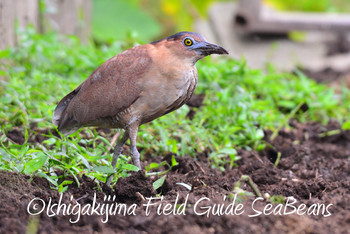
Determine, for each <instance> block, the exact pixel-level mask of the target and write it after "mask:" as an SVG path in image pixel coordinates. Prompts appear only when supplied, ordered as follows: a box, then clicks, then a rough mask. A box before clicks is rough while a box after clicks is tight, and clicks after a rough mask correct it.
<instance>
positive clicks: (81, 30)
mask: <svg viewBox="0 0 350 234" xmlns="http://www.w3.org/2000/svg"><path fill="white" fill-rule="evenodd" d="M220 2H235V1H232V0H230V1H228V0H190V1H187V0H186V1H185V0H0V12H1V14H0V17H1V23H0V25H1V34H2V35H1V36H0V37H1V39H2V40H1V41H2V42H0V48H4V47H5V46H6V45H13V44H14V42H13V41H11V39H12V40H13V34H14V32H13V25H14V24H16V22H17V24H18V26H20V27H22V28H24V27H26V26H27V25H28V24H32V25H34V27H35V28H36V30H37V31H38V32H47V31H50V30H57V31H60V32H62V33H68V34H75V35H77V36H79V37H80V38H81V39H82V40H83V41H86V40H87V39H88V38H89V39H93V40H94V41H96V42H97V43H110V42H112V41H114V40H123V39H127V38H129V37H130V36H134V37H137V38H138V39H139V40H141V41H144V42H148V41H151V40H154V39H158V38H160V37H163V36H167V35H169V34H173V33H175V32H177V31H182V30H193V26H194V24H195V21H196V20H202V19H207V18H208V11H209V9H210V7H211V6H212V5H213V4H217V3H220ZM263 3H264V4H265V5H267V6H270V7H272V8H274V9H277V10H282V11H303V12H346V11H349V10H350V1H349V0H318V1H313V0H263ZM5 36H6V37H8V38H4V37H5ZM5 39H6V40H5ZM5 43H6V44H5Z"/></svg>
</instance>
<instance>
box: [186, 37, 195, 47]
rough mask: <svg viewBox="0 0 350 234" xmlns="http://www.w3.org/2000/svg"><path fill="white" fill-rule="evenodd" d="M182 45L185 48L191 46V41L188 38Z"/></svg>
mask: <svg viewBox="0 0 350 234" xmlns="http://www.w3.org/2000/svg"><path fill="white" fill-rule="evenodd" d="M184 44H185V46H191V45H192V44H193V41H192V40H191V39H189V38H186V39H185V40H184Z"/></svg>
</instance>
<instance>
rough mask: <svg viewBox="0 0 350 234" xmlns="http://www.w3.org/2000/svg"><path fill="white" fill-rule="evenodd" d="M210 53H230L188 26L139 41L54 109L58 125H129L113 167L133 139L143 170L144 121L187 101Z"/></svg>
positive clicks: (66, 130) (65, 128)
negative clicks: (138, 141)
mask: <svg viewBox="0 0 350 234" xmlns="http://www.w3.org/2000/svg"><path fill="white" fill-rule="evenodd" d="M211 54H228V52H227V50H226V49H224V48H223V47H221V46H218V45H216V44H213V43H209V42H208V41H207V40H206V39H205V38H204V37H203V36H202V35H201V34H199V33H195V32H186V31H183V32H178V33H176V34H174V35H171V36H169V37H166V38H163V39H160V40H158V41H154V42H151V43H149V44H144V45H137V46H134V47H133V48H131V49H128V50H125V51H123V52H121V53H119V54H117V55H115V56H114V57H112V58H110V59H109V60H107V61H106V62H104V63H103V64H102V65H100V66H99V67H98V68H97V69H96V70H95V71H94V72H93V73H92V74H91V75H90V76H89V77H88V78H87V79H86V80H85V81H84V82H83V83H81V84H80V85H79V86H78V87H77V88H76V89H74V90H73V91H72V92H70V93H69V94H67V95H66V96H65V97H64V98H63V99H62V100H61V101H60V102H59V103H58V104H57V106H56V108H55V110H54V113H53V118H52V121H53V124H54V125H56V126H57V129H58V130H59V131H60V132H61V133H62V134H64V135H69V134H71V133H73V132H75V131H77V130H78V129H80V128H82V127H101V128H112V129H114V128H115V129H124V134H123V136H122V137H120V138H119V139H118V141H117V143H116V146H115V149H114V152H113V159H112V166H113V169H115V167H116V164H117V160H118V157H119V155H120V154H121V152H122V149H123V146H124V144H125V143H126V141H127V140H128V139H130V151H131V156H132V159H133V163H134V165H135V166H137V167H138V168H139V169H141V164H140V153H139V152H138V150H137V148H136V138H137V132H138V128H139V126H140V125H142V124H145V123H147V122H150V121H152V120H154V119H156V118H158V117H161V116H163V115H166V114H168V113H169V112H172V111H174V110H176V109H178V108H180V107H181V106H182V105H184V104H185V103H186V102H187V101H188V100H189V99H190V98H191V96H192V94H193V92H194V90H195V88H196V86H197V81H198V73H197V69H196V66H195V64H196V62H197V61H198V60H200V59H202V58H204V57H206V56H208V55H211ZM109 178H110V179H109V181H108V182H107V184H108V185H110V182H111V177H109Z"/></svg>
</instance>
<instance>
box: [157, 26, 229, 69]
mask: <svg viewBox="0 0 350 234" xmlns="http://www.w3.org/2000/svg"><path fill="white" fill-rule="evenodd" d="M151 44H153V45H159V46H160V45H164V46H165V47H166V48H168V49H169V50H171V52H172V53H173V54H175V55H176V56H179V57H180V58H183V59H189V60H190V61H191V62H192V63H193V64H195V63H196V62H197V61H198V60H199V59H201V58H204V57H205V56H208V55H211V54H228V52H227V50H225V49H224V48H222V47H221V46H218V45H215V44H213V43H209V42H208V41H207V40H206V39H205V38H204V37H203V36H202V35H200V34H198V33H194V32H179V33H176V34H174V35H172V36H170V37H167V38H164V39H162V40H159V41H155V42H152V43H151Z"/></svg>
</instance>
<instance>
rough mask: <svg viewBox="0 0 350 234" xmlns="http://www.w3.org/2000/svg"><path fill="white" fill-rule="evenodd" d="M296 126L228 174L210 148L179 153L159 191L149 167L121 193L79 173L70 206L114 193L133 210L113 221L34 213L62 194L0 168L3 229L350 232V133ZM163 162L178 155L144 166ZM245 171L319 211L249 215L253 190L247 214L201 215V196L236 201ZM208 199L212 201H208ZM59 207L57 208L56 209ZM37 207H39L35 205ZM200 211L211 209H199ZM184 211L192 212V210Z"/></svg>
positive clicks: (67, 199) (122, 184) (124, 183)
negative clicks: (213, 160) (170, 211)
mask: <svg viewBox="0 0 350 234" xmlns="http://www.w3.org/2000/svg"><path fill="white" fill-rule="evenodd" d="M290 124H291V126H293V129H291V130H288V129H285V130H283V131H281V132H280V134H279V135H278V136H277V137H276V138H275V140H274V141H271V140H270V135H271V133H270V132H266V137H265V140H266V141H267V142H269V143H270V145H271V147H268V148H266V149H265V150H264V151H262V152H255V151H246V150H239V155H240V156H241V157H242V159H241V160H239V161H237V166H235V167H233V168H232V169H230V168H227V169H226V171H224V172H221V171H219V170H218V169H212V168H210V166H209V162H208V153H207V152H203V153H199V154H198V155H197V159H193V158H190V157H177V158H176V160H177V162H178V163H179V165H178V166H176V167H175V168H173V169H172V170H171V171H170V172H169V173H168V174H167V177H166V181H165V183H164V185H163V186H162V187H161V188H160V189H159V190H158V191H154V190H153V189H152V183H153V182H154V181H155V180H156V179H157V178H155V177H145V176H144V172H137V173H134V174H132V175H131V176H130V177H127V178H124V179H119V181H118V182H117V184H116V185H115V187H114V189H115V191H113V190H111V189H110V188H108V187H106V186H105V185H104V184H101V187H100V189H98V188H99V186H98V185H97V184H96V183H95V182H94V181H92V180H91V179H90V178H88V177H86V176H83V177H81V178H80V179H79V180H80V183H81V186H80V187H79V188H78V187H77V185H76V184H71V185H69V189H68V190H67V192H65V193H64V194H63V197H62V202H63V203H66V204H67V205H68V204H71V207H73V206H74V205H77V204H78V203H79V204H80V205H81V206H82V207H83V206H84V205H87V204H92V203H93V199H94V194H96V202H97V203H100V204H101V205H102V204H105V206H107V204H109V205H110V206H111V205H112V203H111V202H110V203H108V201H107V200H108V198H107V199H106V197H105V195H110V196H111V197H110V200H111V199H113V195H115V200H114V202H117V203H126V204H127V208H129V212H130V215H127V214H126V215H125V216H124V215H122V214H119V215H111V216H109V219H108V222H107V223H102V221H101V220H102V219H105V215H101V216H98V215H92V216H88V215H81V216H80V220H79V221H78V222H77V223H70V222H69V218H72V220H76V219H77V216H67V215H66V216H65V215H63V214H62V213H61V214H60V215H56V216H53V217H48V215H47V213H46V210H45V211H44V212H43V213H41V214H40V215H29V214H28V212H27V206H28V204H29V202H30V201H31V200H32V199H33V198H35V197H37V198H40V199H42V200H44V201H46V202H48V201H49V200H50V199H52V203H51V204H54V203H58V202H59V199H60V195H59V194H58V193H57V192H56V191H54V190H51V189H50V186H49V184H48V182H47V181H46V180H45V179H43V178H40V177H37V176H34V177H32V178H30V177H28V176H25V175H20V174H16V173H13V172H8V171H0V204H1V206H0V233H24V232H26V231H27V230H29V231H33V232H36V231H37V232H39V233H73V232H74V233H75V232H84V233H94V232H103V233H113V232H118V233H175V232H178V233H349V230H350V132H349V131H346V132H339V134H335V135H332V136H327V134H325V133H327V132H328V131H329V130H334V129H340V127H339V125H338V124H336V123H329V124H328V125H327V126H322V125H320V124H316V123H310V124H300V123H298V122H295V121H293V122H291V123H290ZM279 153H280V154H281V159H280V162H279V164H278V166H277V167H275V166H274V162H275V160H276V158H277V155H278V154H279ZM163 160H171V155H168V156H166V157H147V158H145V159H143V163H142V164H143V166H145V165H148V164H149V163H150V162H160V161H163ZM242 175H248V176H250V178H251V179H252V180H253V181H254V182H255V183H256V185H257V187H258V188H259V190H260V191H261V193H262V194H265V193H268V194H269V195H271V196H272V195H281V196H283V197H289V196H293V197H294V198H295V199H297V203H295V204H293V205H294V206H296V207H298V206H299V205H302V204H305V205H306V207H308V209H309V212H313V213H309V214H307V213H306V214H304V215H297V214H295V213H294V214H290V215H287V214H284V213H283V210H282V211H281V212H282V215H279V214H278V213H276V214H269V215H263V214H262V215H258V216H256V217H248V215H249V214H255V212H254V210H252V202H253V200H254V199H255V197H254V196H248V195H246V196H244V195H240V196H238V197H237V201H238V199H239V200H240V201H241V202H242V203H241V204H243V205H244V213H243V214H241V215H239V214H237V213H236V214H228V215H221V216H218V215H213V214H211V215H210V216H209V217H206V216H200V215H198V214H195V213H194V204H195V203H196V202H200V205H201V207H204V206H212V207H214V206H216V208H217V206H218V205H219V204H224V206H225V208H226V207H227V206H228V205H229V204H231V203H232V199H231V200H230V199H226V201H225V202H223V199H224V196H228V195H229V194H231V193H232V189H233V187H234V184H235V182H237V181H238V180H239V179H240V178H241V176H242ZM177 183H185V184H188V185H190V186H191V187H192V189H191V191H189V190H188V189H187V188H186V187H184V186H182V185H181V184H177ZM241 188H242V189H243V190H245V191H249V192H252V189H251V187H249V186H248V185H247V184H245V183H242V186H241ZM160 192H161V194H162V195H163V196H164V197H163V202H158V200H157V201H156V200H154V201H153V202H152V203H156V202H158V203H157V205H155V206H152V207H151V210H150V213H149V214H148V215H147V214H146V207H145V204H147V200H146V201H145V200H143V199H145V198H147V197H153V198H157V194H158V193H160ZM188 194H189V197H188V199H187V200H186V196H187V195H188ZM71 196H73V199H71ZM177 196H178V199H177ZM205 197H207V198H209V199H210V201H204V200H203V199H204V198H205ZM104 199H105V201H104ZM200 199H202V201H201V200H200ZM186 201H187V202H186ZM184 203H186V204H187V208H186V209H185V210H182V209H181V205H182V204H184ZM132 204H136V205H132ZM165 204H171V205H173V206H174V207H175V208H174V207H172V208H174V209H175V211H177V212H178V213H180V214H178V215H168V216H166V215H164V214H162V215H158V214H157V208H158V207H160V206H161V205H162V207H165ZM237 204H238V203H237ZM237 204H236V206H237ZM268 204H271V201H269V200H268V199H265V200H261V201H258V202H256V203H255V205H254V208H255V209H256V210H259V211H262V210H263V208H264V207H265V206H266V205H268ZM315 204H316V205H315ZM317 204H319V205H320V208H321V209H320V210H317V209H314V208H315V206H317ZM321 204H324V207H326V206H327V205H329V204H333V205H332V206H330V207H328V209H327V210H328V212H330V213H331V215H330V216H328V217H325V216H326V215H327V214H328V213H327V212H326V211H325V210H322V208H324V207H322V205H321ZM46 205H47V206H48V203H46ZM276 205H277V204H274V207H275V206H276ZM136 206H137V208H135V210H134V211H133V208H134V207H136ZM281 206H282V205H279V207H281ZM284 207H285V204H284V205H283V208H284ZM56 208H57V207H56ZM56 208H52V210H53V211H55V210H57V209H56ZM213 209H215V207H214V208H213ZM276 209H277V208H276ZM30 210H31V211H33V209H32V208H31V209H30ZM71 211H73V212H74V211H75V212H77V209H73V208H72V209H71ZM197 211H199V212H204V211H205V210H200V209H198V207H197ZM277 211H278V210H276V212H277ZM287 211H288V212H289V211H292V209H290V208H289V209H287ZM322 211H323V215H322ZM181 212H185V215H183V213H181ZM316 213H318V215H316ZM134 214H135V215H134Z"/></svg>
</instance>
